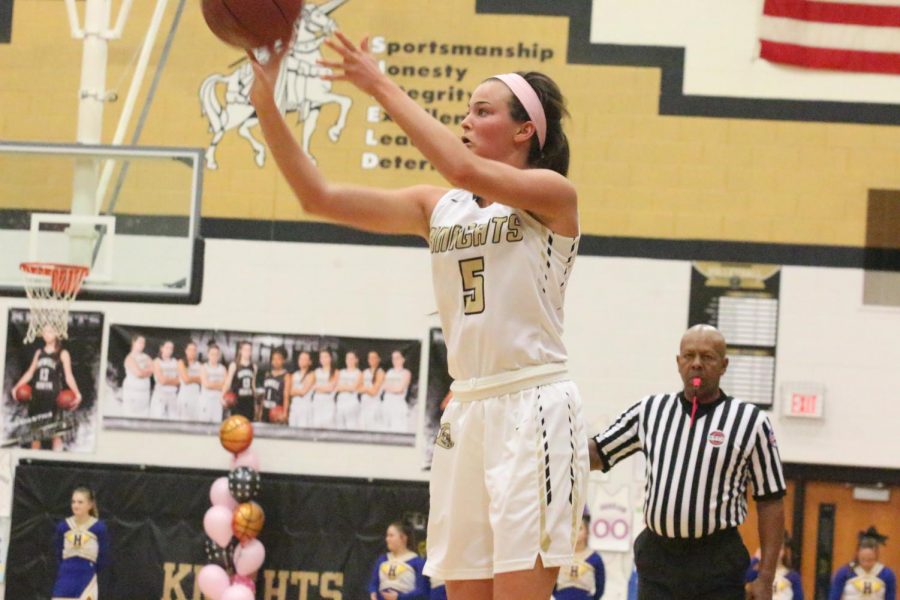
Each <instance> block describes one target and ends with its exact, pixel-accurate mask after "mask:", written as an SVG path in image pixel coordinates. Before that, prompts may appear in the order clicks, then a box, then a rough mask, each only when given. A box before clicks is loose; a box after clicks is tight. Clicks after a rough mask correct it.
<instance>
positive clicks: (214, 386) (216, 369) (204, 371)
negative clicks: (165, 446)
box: [199, 344, 226, 423]
mask: <svg viewBox="0 0 900 600" xmlns="http://www.w3.org/2000/svg"><path fill="white" fill-rule="evenodd" d="M206 355H207V362H206V363H205V364H204V365H203V367H202V368H201V369H200V402H199V406H200V414H199V417H200V418H199V420H200V421H208V422H210V423H219V422H221V421H222V412H223V411H222V392H224V391H225V389H226V387H225V377H226V371H225V365H223V364H221V363H220V362H219V360H220V359H221V358H222V351H221V350H219V347H218V346H217V345H215V344H210V345H209V347H208V348H207V349H206Z"/></svg>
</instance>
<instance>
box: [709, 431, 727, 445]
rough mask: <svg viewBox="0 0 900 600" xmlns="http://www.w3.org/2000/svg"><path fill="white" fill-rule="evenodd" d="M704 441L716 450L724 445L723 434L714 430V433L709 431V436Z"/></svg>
mask: <svg viewBox="0 0 900 600" xmlns="http://www.w3.org/2000/svg"><path fill="white" fill-rule="evenodd" d="M706 439H707V441H708V442H709V445H710V446H715V447H716V448H718V447H719V446H721V445H722V444H724V443H725V434H724V433H723V432H721V431H719V430H718V429H716V430H715V431H710V432H709V436H708V437H707V438H706Z"/></svg>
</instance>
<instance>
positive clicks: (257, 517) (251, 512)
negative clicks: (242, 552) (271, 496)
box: [231, 501, 266, 542]
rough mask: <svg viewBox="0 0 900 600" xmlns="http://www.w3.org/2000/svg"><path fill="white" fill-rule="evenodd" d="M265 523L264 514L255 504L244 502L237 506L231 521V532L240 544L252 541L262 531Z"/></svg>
mask: <svg viewBox="0 0 900 600" xmlns="http://www.w3.org/2000/svg"><path fill="white" fill-rule="evenodd" d="M265 522H266V513H264V512H263V509H262V507H261V506H260V505H259V504H257V503H256V502H253V501H251V502H244V503H243V504H240V505H238V507H237V508H236V509H235V511H234V517H233V518H232V520H231V530H232V531H233V532H234V536H235V537H236V538H237V539H238V540H240V541H241V542H246V541H247V540H252V539H253V538H255V537H256V536H257V535H259V532H260V531H262V528H263V525H264V524H265Z"/></svg>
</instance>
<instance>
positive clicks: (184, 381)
mask: <svg viewBox="0 0 900 600" xmlns="http://www.w3.org/2000/svg"><path fill="white" fill-rule="evenodd" d="M201 368H202V365H201V364H200V362H199V361H198V360H197V344H195V343H194V342H188V343H187V346H185V347H184V358H182V359H179V361H178V377H179V379H180V380H181V385H180V386H179V387H178V399H177V400H176V402H175V405H176V406H177V409H176V412H177V413H178V414H177V415H176V418H177V419H179V420H184V421H196V420H197V419H198V414H199V411H200V369H201Z"/></svg>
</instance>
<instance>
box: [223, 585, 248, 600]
mask: <svg viewBox="0 0 900 600" xmlns="http://www.w3.org/2000/svg"><path fill="white" fill-rule="evenodd" d="M219 600H256V594H254V593H253V592H251V591H250V588H248V587H247V586H246V585H240V584H237V585H232V586H230V587H228V588H227V589H226V590H225V592H224V593H223V594H222V596H221V598H219Z"/></svg>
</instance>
